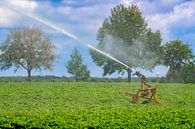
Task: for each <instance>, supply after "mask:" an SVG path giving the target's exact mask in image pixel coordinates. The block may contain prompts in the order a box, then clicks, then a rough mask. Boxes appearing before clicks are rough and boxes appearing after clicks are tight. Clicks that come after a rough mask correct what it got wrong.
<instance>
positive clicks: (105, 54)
mask: <svg viewBox="0 0 195 129" xmlns="http://www.w3.org/2000/svg"><path fill="white" fill-rule="evenodd" d="M88 47H89V48H90V49H92V50H94V51H96V52H98V53H101V54H102V55H104V56H106V57H108V58H110V59H112V60H114V61H116V62H118V63H119V64H121V65H123V66H125V67H126V68H128V69H131V70H132V71H135V70H134V69H133V68H131V67H129V66H128V65H126V64H124V63H123V62H121V61H119V60H117V59H116V58H114V57H112V56H110V55H109V54H107V53H105V52H103V51H101V50H99V49H97V48H95V47H93V46H91V45H89V44H88Z"/></svg>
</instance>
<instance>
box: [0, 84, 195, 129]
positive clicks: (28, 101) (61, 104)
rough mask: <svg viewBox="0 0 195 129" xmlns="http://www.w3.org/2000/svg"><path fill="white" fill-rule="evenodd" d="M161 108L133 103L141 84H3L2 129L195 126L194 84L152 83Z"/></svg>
mask: <svg viewBox="0 0 195 129" xmlns="http://www.w3.org/2000/svg"><path fill="white" fill-rule="evenodd" d="M154 85H155V86H156V87H157V88H158V91H157V95H158V98H159V100H160V101H161V104H159V105H156V104H145V105H144V104H132V103H130V102H129V101H130V97H128V96H125V95H124V93H125V92H126V91H127V90H129V91H130V92H131V93H134V92H136V90H137V89H138V87H139V83H132V84H131V86H130V87H129V84H128V83H84V82H81V83H65V82H64V83H63V82H60V83H57V82H53V83H49V82H48V83H35V82H34V83H0V128H174V129H181V128H195V97H194V96H193V95H194V94H195V90H194V89H195V85H194V84H158V83H156V84H154Z"/></svg>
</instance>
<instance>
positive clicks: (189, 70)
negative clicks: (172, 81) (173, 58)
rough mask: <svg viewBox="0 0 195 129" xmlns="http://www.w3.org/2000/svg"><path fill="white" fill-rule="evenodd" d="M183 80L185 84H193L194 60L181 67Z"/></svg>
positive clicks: (194, 73)
mask: <svg viewBox="0 0 195 129" xmlns="http://www.w3.org/2000/svg"><path fill="white" fill-rule="evenodd" d="M183 80H184V82H185V83H195V60H193V61H191V62H190V63H188V64H185V65H184V66H183Z"/></svg>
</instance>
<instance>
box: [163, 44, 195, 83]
mask: <svg viewBox="0 0 195 129" xmlns="http://www.w3.org/2000/svg"><path fill="white" fill-rule="evenodd" d="M162 48H163V51H162V59H163V62H164V63H163V64H164V65H165V66H169V67H170V68H169V71H168V74H167V77H168V78H172V80H176V78H183V77H182V75H183V73H182V70H183V68H184V67H183V66H184V65H186V64H194V63H192V62H194V61H193V58H194V56H193V53H192V49H191V48H190V47H189V45H187V44H184V43H183V42H182V41H181V40H173V41H170V42H168V43H167V44H165V45H163V46H162ZM185 67H186V68H187V66H185ZM180 74H182V75H180Z"/></svg>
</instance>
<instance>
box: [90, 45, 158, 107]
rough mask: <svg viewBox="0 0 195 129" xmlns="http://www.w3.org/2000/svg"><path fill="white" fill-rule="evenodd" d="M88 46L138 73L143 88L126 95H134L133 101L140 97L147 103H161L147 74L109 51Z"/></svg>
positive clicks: (135, 73)
mask: <svg viewBox="0 0 195 129" xmlns="http://www.w3.org/2000/svg"><path fill="white" fill-rule="evenodd" d="M88 47H89V48H90V49H92V50H94V51H96V52H98V53H100V54H102V55H104V56H106V57H108V58H110V59H111V60H113V61H115V62H117V63H119V64H121V65H123V66H125V67H126V68H127V69H130V70H131V71H132V72H134V73H133V75H136V76H138V77H139V78H140V80H141V88H140V89H138V91H137V92H136V93H135V94H131V93H129V92H126V93H125V95H126V96H132V99H131V102H132V103H136V102H137V101H138V100H139V99H141V98H143V99H144V101H143V102H142V103H143V104H146V103H150V102H154V103H156V104H159V103H160V102H159V100H158V99H157V97H156V88H155V87H153V86H151V85H150V84H148V79H147V78H146V76H145V75H144V74H142V73H140V72H138V71H135V70H134V69H133V68H131V67H130V66H128V65H126V64H125V63H123V62H121V61H120V60H118V59H116V58H114V57H112V56H111V55H109V54H108V53H105V52H103V51H101V50H99V49H97V48H95V47H93V46H91V45H89V44H88Z"/></svg>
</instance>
